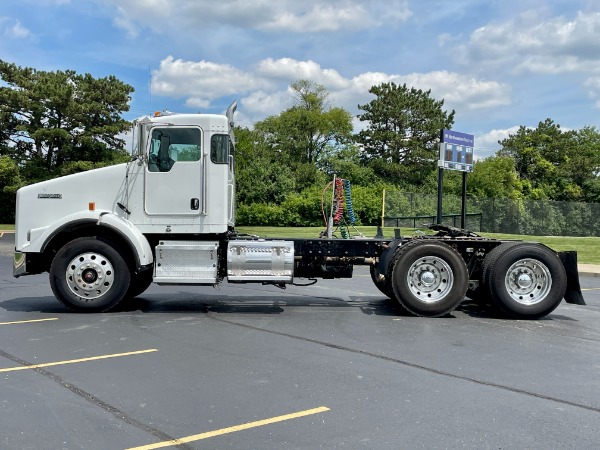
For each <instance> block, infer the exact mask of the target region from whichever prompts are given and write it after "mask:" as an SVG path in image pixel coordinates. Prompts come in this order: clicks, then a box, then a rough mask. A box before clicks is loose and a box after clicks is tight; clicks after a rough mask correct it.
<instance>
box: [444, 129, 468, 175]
mask: <svg viewBox="0 0 600 450" xmlns="http://www.w3.org/2000/svg"><path fill="white" fill-rule="evenodd" d="M441 138H442V142H441V143H440V159H439V161H438V166H439V167H441V168H443V169H448V170H459V171H461V172H473V147H474V146H475V136H473V135H472V134H466V133H459V132H458V131H453V130H446V129H444V130H442V133H441Z"/></svg>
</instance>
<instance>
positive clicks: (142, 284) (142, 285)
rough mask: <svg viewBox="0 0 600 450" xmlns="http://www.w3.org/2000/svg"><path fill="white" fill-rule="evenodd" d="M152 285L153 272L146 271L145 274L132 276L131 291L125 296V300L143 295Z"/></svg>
mask: <svg viewBox="0 0 600 450" xmlns="http://www.w3.org/2000/svg"><path fill="white" fill-rule="evenodd" d="M151 284H152V270H144V271H143V272H140V273H136V274H132V276H131V283H130V285H129V290H128V291H127V294H125V298H127V299H131V298H135V297H137V296H138V295H141V294H143V293H144V292H145V291H146V289H148V287H150V285H151Z"/></svg>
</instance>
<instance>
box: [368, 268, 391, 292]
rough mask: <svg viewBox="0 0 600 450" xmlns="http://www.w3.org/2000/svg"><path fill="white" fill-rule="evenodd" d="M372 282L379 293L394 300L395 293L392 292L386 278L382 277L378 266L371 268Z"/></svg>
mask: <svg viewBox="0 0 600 450" xmlns="http://www.w3.org/2000/svg"><path fill="white" fill-rule="evenodd" d="M371 280H373V284H374V285H375V287H376V288H377V289H379V291H380V292H381V293H382V294H383V295H385V296H386V297H388V298H392V299H393V298H394V292H393V291H392V290H391V286H390V285H389V284H388V283H387V281H386V279H385V277H382V276H381V274H380V273H379V271H378V270H377V266H371Z"/></svg>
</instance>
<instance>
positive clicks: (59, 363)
mask: <svg viewBox="0 0 600 450" xmlns="http://www.w3.org/2000/svg"><path fill="white" fill-rule="evenodd" d="M157 351H158V349H156V348H150V349H148V350H137V351H135V352H127V353H114V354H112V355H100V356H90V357H89V358H80V359H70V360H67V361H55V362H49V363H42V364H31V365H29V366H18V367H7V368H5V369H0V372H16V371H17V370H28V369H38V368H41V367H50V366H62V365H64V364H75V363H80V362H88V361H97V360H99V359H108V358H119V357H121V356H131V355H141V354H142V353H150V352H157Z"/></svg>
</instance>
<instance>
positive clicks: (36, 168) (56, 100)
mask: <svg viewBox="0 0 600 450" xmlns="http://www.w3.org/2000/svg"><path fill="white" fill-rule="evenodd" d="M0 78H1V79H2V80H3V81H4V83H5V84H6V85H5V86H0V130H2V132H0V138H1V139H2V144H1V146H0V154H4V155H9V156H10V157H11V158H12V159H13V160H14V161H16V162H17V163H18V164H19V165H20V166H22V167H21V169H22V170H21V172H22V175H23V176H24V177H25V178H26V179H27V180H28V181H29V182H32V181H36V180H41V179H46V178H49V177H52V176H53V175H56V174H58V173H59V170H60V167H61V166H62V165H63V164H65V163H69V162H71V163H72V162H76V161H88V162H90V163H95V164H98V163H114V162H115V160H123V157H124V154H125V152H124V145H125V141H124V140H122V139H120V138H119V137H117V135H118V134H119V133H121V132H123V131H126V130H128V129H129V128H130V123H129V122H127V121H125V120H124V119H122V118H121V113H122V112H124V111H128V110H129V105H128V101H129V100H130V94H131V93H132V92H133V88H132V87H131V86H129V85H127V84H125V83H123V82H121V81H119V80H118V79H117V78H115V77H114V76H109V77H105V78H98V79H96V78H94V77H92V76H91V75H90V74H85V75H79V74H77V73H75V72H74V71H72V70H67V71H64V72H63V71H56V72H46V71H39V70H35V69H32V68H21V67H18V66H16V65H15V64H10V63H7V62H5V61H1V60H0ZM115 150H116V152H115Z"/></svg>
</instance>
